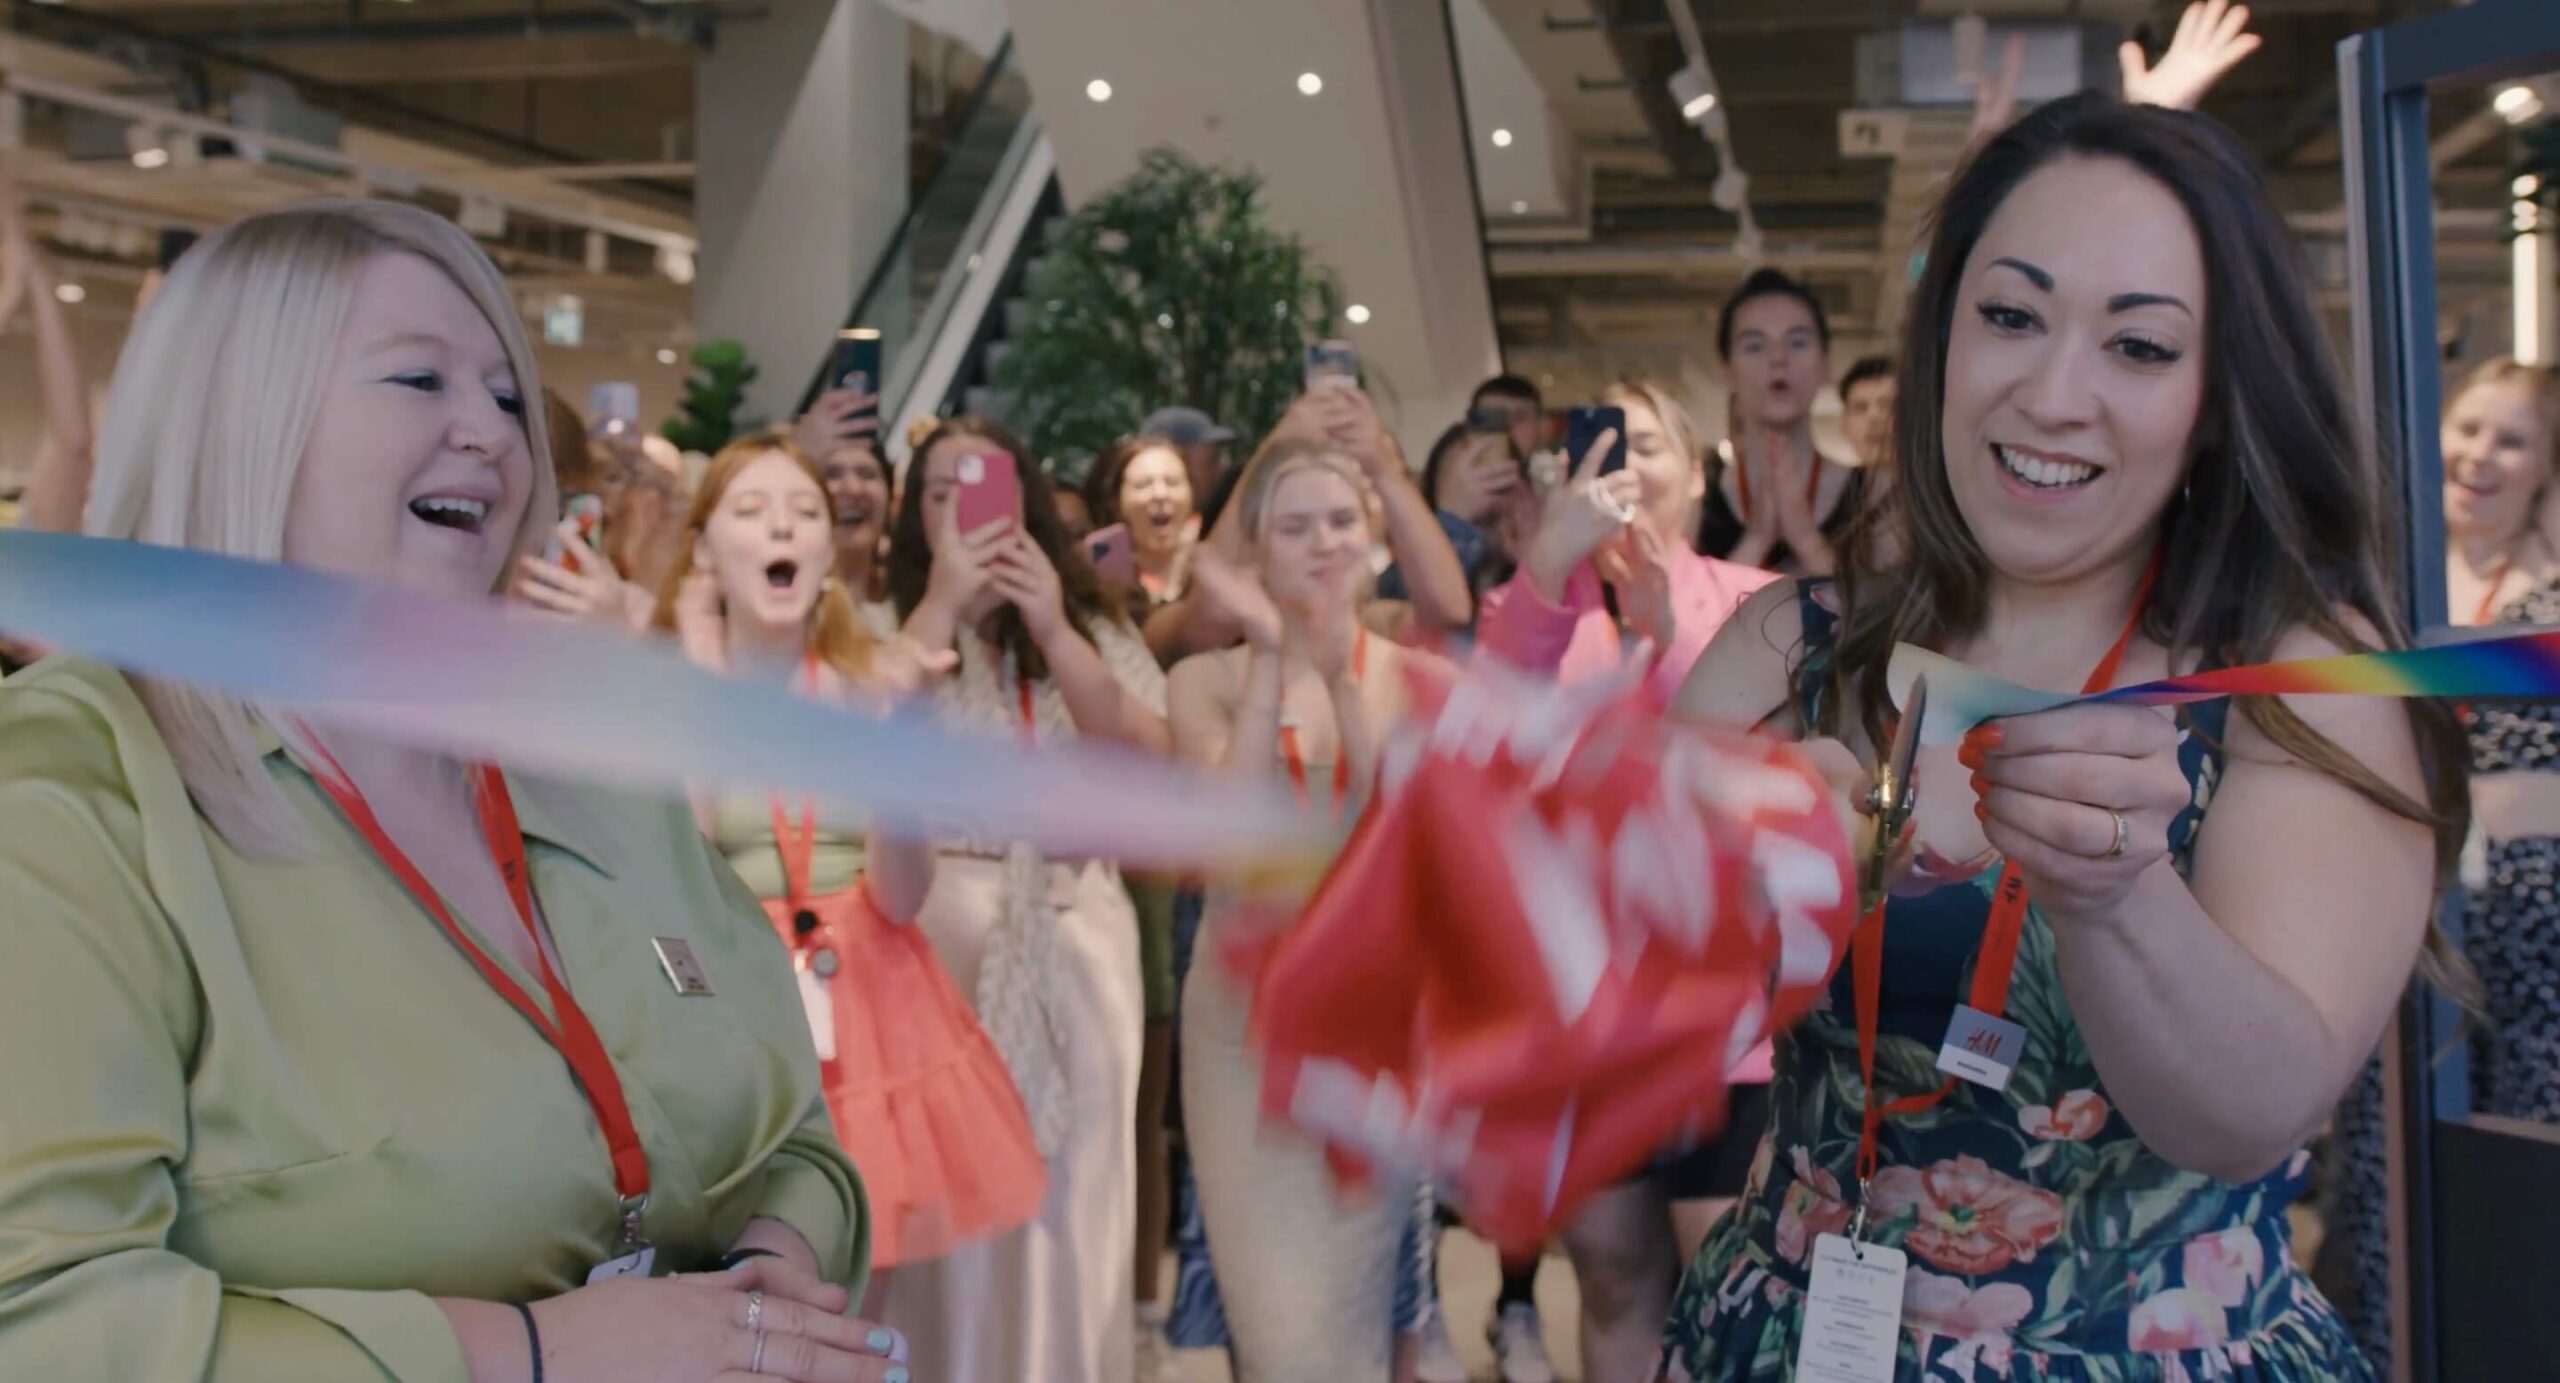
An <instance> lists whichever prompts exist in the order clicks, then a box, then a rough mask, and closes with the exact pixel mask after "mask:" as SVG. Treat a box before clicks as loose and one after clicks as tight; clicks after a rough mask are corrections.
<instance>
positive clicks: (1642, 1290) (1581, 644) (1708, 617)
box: [1477, 380, 1778, 1379]
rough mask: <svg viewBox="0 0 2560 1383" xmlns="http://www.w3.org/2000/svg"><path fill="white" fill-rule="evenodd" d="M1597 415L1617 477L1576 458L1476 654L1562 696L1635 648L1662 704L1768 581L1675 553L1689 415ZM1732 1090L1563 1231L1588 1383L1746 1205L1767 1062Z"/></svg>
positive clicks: (1598, 447)
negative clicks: (1622, 450)
mask: <svg viewBox="0 0 2560 1383" xmlns="http://www.w3.org/2000/svg"><path fill="white" fill-rule="evenodd" d="M1601 399H1602V402H1604V403H1605V404H1607V405H1609V406H1610V407H1612V408H1615V409H1617V410H1618V412H1619V414H1620V415H1621V416H1622V417H1623V419H1624V421H1625V424H1626V438H1625V444H1626V457H1627V459H1626V465H1625V466H1624V467H1623V468H1622V469H1619V470H1617V471H1614V472H1612V473H1610V474H1608V475H1601V474H1599V473H1598V472H1599V468H1600V467H1601V465H1602V464H1604V462H1605V460H1606V458H1607V457H1608V456H1609V454H1610V453H1611V452H1612V451H1614V450H1615V449H1616V445H1617V443H1618V440H1619V439H1618V438H1617V437H1615V436H1613V435H1612V434H1611V433H1609V432H1607V431H1604V432H1602V433H1601V434H1600V436H1599V437H1598V438H1597V439H1596V441H1595V443H1594V444H1593V445H1592V446H1591V447H1590V449H1589V451H1588V453H1587V454H1586V455H1584V456H1583V457H1581V458H1579V460H1580V464H1579V465H1578V466H1577V467H1576V470H1575V474H1574V478H1573V482H1572V484H1571V485H1569V486H1568V487H1567V488H1566V489H1564V490H1562V491H1559V492H1558V493H1556V494H1554V495H1552V496H1550V497H1549V498H1548V501H1547V504H1546V507H1545V509H1544V511H1543V512H1542V513H1541V515H1540V517H1539V522H1538V527H1537V531H1536V532H1535V533H1534V534H1533V535H1532V536H1531V538H1530V539H1529V542H1528V544H1527V546H1526V547H1525V549H1524V550H1523V552H1522V556H1521V564H1520V571H1519V574H1518V575H1516V576H1514V577H1513V578H1512V579H1511V581H1510V583H1509V584H1508V585H1506V586H1504V587H1503V588H1502V589H1500V590H1498V591H1496V592H1494V593H1493V594H1492V595H1490V596H1488V597H1486V599H1485V612H1484V618H1483V620H1482V621H1481V623H1480V624H1479V626H1478V631H1477V632H1478V637H1479V642H1480V646H1481V647H1482V648H1483V650H1484V651H1485V652H1486V653H1488V654H1490V655H1492V656H1493V657H1494V658H1496V659H1499V660H1501V661H1502V662H1505V663H1507V664H1510V665H1511V666H1513V667H1516V668H1520V669H1522V670H1525V671H1529V672H1533V673H1538V674H1542V675H1551V676H1556V677H1560V678H1562V679H1563V680H1565V681H1569V682H1570V681H1578V680H1581V679H1584V678H1588V677H1594V676H1604V675H1606V674H1608V673H1609V672H1610V671H1612V670H1613V669H1615V668H1616V667H1618V666H1619V664H1620V662H1621V660H1622V659H1623V658H1624V657H1625V656H1627V650H1628V649H1629V647H1630V645H1632V644H1636V643H1639V642H1640V643H1641V644H1642V645H1643V646H1645V647H1647V648H1649V650H1650V652H1649V653H1648V655H1647V656H1649V657H1650V658H1651V660H1652V662H1651V666H1650V669H1649V674H1648V676H1649V680H1650V683H1651V688H1650V689H1651V691H1652V693H1653V694H1654V695H1656V696H1658V697H1660V698H1662V699H1663V700H1666V701H1667V700H1668V699H1669V697H1670V696H1671V694H1672V692H1673V691H1675V690H1676V689H1677V688H1678V687H1679V685H1680V681H1681V679H1682V678H1684V677H1686V676H1687V675H1688V672H1689V669H1690V666H1691V665H1692V664H1694V663H1696V662H1697V661H1698V655H1699V654H1700V653H1701V652H1703V651H1704V650H1705V649H1706V647H1707V645H1708V643H1709V641H1710V640H1712V639H1713V638H1714V637H1715V635H1716V631H1717V630H1719V629H1721V628H1723V627H1724V623H1725V621H1726V620H1727V619H1729V618H1731V617H1732V615H1733V612H1734V611H1735V610H1736V609H1738V608H1740V606H1741V605H1742V603H1743V601H1745V600H1746V599H1748V598H1749V597H1750V596H1751V593H1752V592H1754V591H1757V590H1759V589H1760V588H1761V587H1763V586H1766V585H1768V584H1770V583H1771V582H1773V581H1776V580H1777V579H1778V577H1777V573H1775V572H1770V571H1763V570H1760V569H1759V568H1756V567H1749V566H1744V565H1742V564H1741V563H1738V562H1727V561H1723V560H1720V559H1718V558H1714V557H1706V556H1702V555H1700V554H1698V553H1696V552H1693V551H1691V550H1690V549H1689V547H1688V545H1687V544H1686V543H1684V542H1682V541H1681V535H1682V534H1684V533H1686V532H1688V530H1689V525H1690V523H1691V522H1693V521H1694V520H1695V518H1696V515H1697V511H1698V505H1699V502H1700V500H1701V498H1702V497H1703V496H1704V495H1705V493H1706V489H1707V472H1706V458H1705V454H1704V449H1703V448H1702V446H1701V445H1700V442H1699V439H1698V430H1697V427H1696V425H1695V424H1694V423H1692V422H1691V421H1690V418H1689V413H1688V410H1687V409H1685V408H1682V407H1681V406H1680V404H1679V402H1678V401H1677V400H1675V399H1673V398H1672V397H1671V396H1670V395H1669V394H1667V393H1665V392H1664V391H1663V390H1662V389H1660V388H1659V387H1657V386H1654V385H1652V384H1648V383H1645V382H1643V381H1640V380H1630V381H1626V382H1622V383H1620V384H1618V385H1615V386H1613V387H1612V388H1610V389H1609V390H1608V392H1606V393H1605V394H1603V395H1602V396H1601ZM1604 591H1605V594H1604ZM1731 1076H1732V1080H1733V1106H1732V1113H1731V1117H1730V1119H1729V1121H1728V1122H1727V1124H1726V1126H1725V1130H1724V1133H1723V1134H1722V1136H1720V1137H1718V1138H1717V1139H1715V1140H1713V1141H1711V1142H1708V1143H1705V1144H1702V1145H1700V1146H1698V1147H1694V1148H1685V1149H1684V1148H1668V1149H1665V1150H1663V1154H1662V1156H1661V1157H1660V1158H1659V1159H1658V1160H1657V1161H1656V1162H1655V1163H1654V1164H1653V1165H1652V1166H1651V1167H1648V1168H1647V1169H1645V1171H1644V1172H1642V1173H1641V1174H1639V1175H1637V1176H1635V1177H1631V1178H1629V1179H1628V1180H1627V1181H1625V1182H1623V1183H1621V1184H1619V1185H1618V1186H1615V1187H1612V1188H1610V1189H1609V1190H1607V1191H1605V1192H1602V1193H1601V1194H1600V1195H1597V1196H1594V1197H1593V1198H1592V1199H1591V1201H1590V1203H1589V1204H1588V1205H1587V1206H1585V1207H1584V1209H1583V1210H1582V1211H1581V1212H1580V1213H1579V1214H1578V1215H1576V1216H1575V1218H1574V1220H1573V1222H1572V1223H1571V1224H1569V1225H1567V1226H1566V1227H1565V1232H1564V1234H1563V1236H1562V1237H1563V1240H1564V1246H1565V1253H1566V1256H1567V1257H1568V1258H1570V1259H1571V1260H1572V1262H1573V1267H1574V1277H1575V1280H1576V1282H1577V1283H1578V1284H1579V1286H1580V1288H1581V1301H1582V1322H1581V1327H1582V1328H1581V1341H1582V1376H1583V1377H1585V1378H1594V1379H1633V1378H1636V1377H1638V1376H1640V1375H1641V1374H1642V1373H1643V1371H1644V1369H1645V1367H1646V1366H1647V1365H1648V1364H1649V1363H1650V1362H1651V1361H1652V1359H1653V1357H1654V1355H1655V1353H1656V1351H1657V1350H1658V1349H1659V1347H1660V1340H1661V1333H1662V1331H1661V1326H1662V1317H1663V1314H1664V1313H1665V1312H1666V1311H1667V1310H1669V1308H1670V1305H1671V1295H1672V1293H1673V1291H1674V1290H1676V1289H1677V1288H1678V1286H1679V1282H1680V1265H1681V1264H1682V1263H1684V1262H1686V1261H1687V1259H1688V1257H1689V1255H1691V1254H1694V1253H1696V1252H1697V1249H1698V1245H1699V1244H1700V1243H1702V1242H1704V1241H1705V1239H1706V1236H1707V1230H1708V1228H1709V1227H1710V1226H1712V1225H1713V1224H1714V1223H1715V1220H1716V1218H1717V1217H1718V1216H1719V1215H1721V1214H1723V1213H1724V1210H1725V1208H1726V1207H1727V1206H1729V1205H1731V1204H1732V1202H1733V1198H1734V1197H1736V1196H1738V1195H1740V1194H1741V1193H1742V1183H1743V1172H1744V1169H1745V1168H1746V1167H1748V1166H1749V1164H1750V1161H1751V1152H1752V1148H1753V1146H1754V1145H1755V1144H1757V1143H1758V1142H1759V1139H1760V1133H1761V1130H1762V1128H1763V1127H1764V1126H1765V1125H1766V1123H1767V1114H1768V1099H1767V1092H1768V1080H1769V1049H1768V1048H1767V1047H1765V1046H1763V1047H1761V1048H1759V1049H1757V1050H1755V1051H1753V1052H1752V1053H1750V1054H1749V1055H1748V1056H1746V1057H1745V1058H1744V1059H1743V1062H1742V1064H1741V1065H1740V1066H1738V1067H1736V1068H1735V1069H1734V1070H1733V1071H1732V1072H1731Z"/></svg>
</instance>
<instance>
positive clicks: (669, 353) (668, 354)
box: [658, 346, 676, 365]
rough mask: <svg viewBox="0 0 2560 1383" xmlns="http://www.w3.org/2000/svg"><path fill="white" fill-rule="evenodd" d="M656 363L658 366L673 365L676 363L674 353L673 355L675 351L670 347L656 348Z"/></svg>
mask: <svg viewBox="0 0 2560 1383" xmlns="http://www.w3.org/2000/svg"><path fill="white" fill-rule="evenodd" d="M658 363H659V364H661V365H673V364H674V363H676V353H675V350H674V349H673V348H672V347H667V346H661V347H659V348H658Z"/></svg>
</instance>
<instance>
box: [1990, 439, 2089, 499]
mask: <svg viewBox="0 0 2560 1383" xmlns="http://www.w3.org/2000/svg"><path fill="white" fill-rule="evenodd" d="M1991 455H1992V457H1993V458H1994V459H1996V460H1997V461H1999V463H2000V469H2002V470H2004V471H2007V472H2008V473H2009V476H2010V478H2011V479H2013V480H2016V481H2017V482H2018V483H2019V484H2021V485H2025V486H2027V487H2028V488H2030V489H2036V490H2076V489H2079V488H2080V487H2081V486H2083V485H2086V484H2088V483H2089V482H2090V481H2093V480H2095V479H2097V478H2098V477H2099V475H2101V474H2103V472H2101V471H2100V470H2099V469H2098V468H2097V467H2095V466H2092V465H2090V464H2089V463H2088V462H2085V461H2069V460H2064V459H2062V458H2060V457H2053V456H2040V455H2037V454H2036V453H2033V452H2028V451H2021V450H2019V449H2018V448H2015V447H2004V446H2002V445H2000V444H1999V443H1997V442H1994V443H1992V444H1991Z"/></svg>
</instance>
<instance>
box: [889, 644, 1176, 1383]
mask: <svg viewBox="0 0 2560 1383" xmlns="http://www.w3.org/2000/svg"><path fill="white" fill-rule="evenodd" d="M1094 645H1095V647H1096V648H1097V649H1098V650H1099V651H1100V653H1101V654H1102V657H1103V660H1104V662H1106V663H1107V664H1108V665H1109V666H1110V668H1111V670H1112V671H1113V673H1114V674H1116V675H1117V676H1118V678H1119V679H1120V682H1121V685H1123V686H1125V687H1127V688H1128V689H1129V691H1130V692H1131V693H1132V694H1133V695H1135V696H1136V697H1137V698H1138V699H1139V701H1141V702H1142V703H1144V704H1145V705H1147V706H1148V707H1149V708H1151V709H1153V710H1154V711H1156V712H1157V713H1158V714H1162V713H1163V711H1164V704H1165V698H1164V673H1163V671H1162V669H1160V668H1158V667H1157V666H1156V661H1155V659H1154V657H1153V656H1151V655H1150V654H1149V653H1148V652H1147V648H1146V644H1145V643H1144V642H1143V641H1142V640H1140V639H1139V637H1138V636H1137V634H1136V633H1135V632H1134V631H1132V630H1130V629H1128V628H1127V627H1126V626H1125V625H1122V624H1120V623H1117V622H1108V623H1104V624H1101V625H1099V626H1098V627H1097V628H1096V629H1095V631H1094ZM1020 707H1021V699H1020V683H1019V681H1018V680H1017V679H1016V678H1015V676H1014V674H1013V670H1012V668H1011V666H1010V664H1009V662H1008V661H1007V660H1006V658H1005V657H1004V656H1003V655H1002V654H1001V653H1000V652H998V651H997V650H995V649H994V648H992V647H990V646H989V645H988V644H986V643H985V642H983V641H982V640H980V639H978V638H977V636H976V635H975V634H973V633H964V634H963V635H962V636H961V639H960V666H959V668H958V670H957V671H956V672H955V673H954V674H953V676H952V678H951V679H950V681H949V682H948V683H946V685H945V687H944V689H943V692H942V709H943V713H944V716H945V718H946V719H947V720H949V721H950V722H952V723H954V724H956V725H959V726H962V727H965V728H967V729H969V730H972V731H975V732H977V733H979V734H985V735H997V736H1007V737H1015V738H1019V737H1020V736H1022V735H1023V733H1024V727H1023V724H1022V713H1021V709H1020ZM1031 707H1032V721H1033V734H1034V736H1035V738H1037V739H1038V740H1040V741H1044V742H1049V741H1056V740H1061V739H1069V738H1072V737H1074V735H1075V733H1076V731H1075V726H1074V723H1073V722H1072V720H1071V719H1070V718H1069V716H1068V713H1067V706H1066V700H1065V698H1064V697H1063V696H1062V695H1060V693H1059V691H1058V689H1057V687H1056V686H1055V685H1053V684H1051V683H1048V682H1039V683H1035V684H1033V686H1032V692H1031ZM916 925H917V926H919V927H921V928H922V929H923V930H924V933H925V935H926V937H927V938H928V939H930V940H931V941H932V943H933V947H934V950H935V952H936V954H938V955H939V956H940V957H941V959H942V963H943V966H944V968H946V969H947V970H949V971H950V973H951V978H952V981H953V982H954V983H956V984H957V985H958V986H959V987H960V992H961V993H962V994H964V995H968V996H970V997H971V999H972V1001H973V1002H975V1003H976V1005H977V1008H978V1015H979V1020H980V1021H981V1022H982V1023H984V1024H985V1025H986V1028H987V1031H988V1033H989V1035H990V1036H992V1037H993V1038H994V1039H995V1041H996V1045H997V1046H998V1047H999V1048H1000V1049H1001V1050H1002V1051H1003V1052H1004V1054H1005V1058H1006V1062H1007V1065H1008V1066H1010V1067H1011V1068H1012V1070H1013V1072H1014V1077H1015V1082H1016V1084H1017V1085H1018V1086H1019V1087H1020V1088H1021V1090H1022V1094H1023V1100H1024V1103H1025V1105H1026V1106H1027V1107H1028V1109H1029V1111H1030V1114H1031V1123H1032V1131H1033V1134H1034V1137H1035V1139H1036V1140H1037V1141H1038V1143H1039V1144H1040V1147H1041V1151H1042V1153H1043V1155H1044V1156H1045V1157H1046V1159H1047V1161H1048V1166H1049V1195H1048V1200H1047V1202H1046V1203H1045V1204H1044V1205H1043V1207H1042V1209H1041V1212H1040V1214H1039V1216H1038V1218H1036V1219H1034V1220H1033V1221H1032V1222H1031V1223H1030V1224H1029V1225H1027V1226H1025V1227H1023V1228H1022V1229H1019V1230H1016V1231H1014V1232H1013V1233H1011V1234H1007V1235H1004V1236H1002V1237H1001V1238H997V1239H994V1240H991V1241H988V1242H986V1243H982V1244H973V1245H970V1246H969V1247H967V1248H964V1249H961V1250H959V1251H958V1252H956V1253H953V1254H950V1255H948V1256H946V1257H943V1258H939V1259H935V1260H932V1261H930V1262H925V1263H919V1264H914V1265H911V1266H901V1267H900V1268H899V1270H898V1273H897V1277H896V1280H895V1282H894V1283H893V1284H892V1286H891V1289H890V1292H889V1299H888V1302H887V1304H886V1306H885V1308H884V1309H883V1312H882V1314H883V1315H884V1316H886V1317H887V1318H888V1320H889V1322H890V1323H891V1324H893V1325H896V1326H898V1327H899V1328H900V1329H902V1330H904V1331H906V1332H907V1335H908V1338H909V1340H910V1341H911V1343H912V1345H913V1349H914V1367H915V1374H916V1377H917V1378H919V1379H931V1380H934V1383H1126V1380H1127V1379H1128V1378H1129V1377H1130V1373H1131V1369H1132V1368H1133V1348H1134V1342H1133V1340H1132V1336H1131V1329H1130V1323H1131V1319H1132V1315H1133V1313H1134V1311H1135V1288H1134V1285H1133V1278H1132V1272H1133V1271H1134V1268H1135V1262H1134V1254H1135V1244H1136V1240H1137V1140H1136V1127H1137V1109H1138V1062H1139V1055H1140V1048H1141V1038H1142V1029H1143V1026H1144V1023H1145V1005H1144V996H1143V990H1142V987H1141V984H1140V980H1139V968H1138V921H1137V916H1136V914H1135V912H1134V911H1133V910H1132V909H1131V908H1130V906H1129V895H1128V891H1127V890H1126V888H1124V887H1123V886H1122V884H1121V882H1120V873H1119V870H1118V869H1117V868H1116V867H1114V866H1112V865H1110V864H1107V863H1103V862H1098V861H1089V860H1072V861H1071V860H1046V859H1041V858H1040V857H1038V856H1036V855H1034V854H1032V853H1031V852H1030V851H1029V850H1027V849H1026V848H1024V847H1021V846H1019V845H1009V844H1008V843H1006V842H1000V841H998V842H989V841H959V842H950V843H948V844H946V845H945V846H944V848H943V850H942V852H941V856H940V859H939V860H938V861H937V866H936V871H935V877H934V884H933V891H932V892H931V893H930V894H928V895H927V897H926V899H925V905H924V909H923V911H922V912H921V913H920V914H919V915H918V917H917V919H916Z"/></svg>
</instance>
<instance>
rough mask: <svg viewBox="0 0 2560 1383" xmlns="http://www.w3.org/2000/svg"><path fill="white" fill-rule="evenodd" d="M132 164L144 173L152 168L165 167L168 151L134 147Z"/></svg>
mask: <svg viewBox="0 0 2560 1383" xmlns="http://www.w3.org/2000/svg"><path fill="white" fill-rule="evenodd" d="M133 166H134V167H136V168H139V169H142V170H143V171H144V172H146V173H147V172H149V171H151V170H152V169H154V168H166V167H168V166H169V151H168V150H166V149H136V150H135V151H134V154H133Z"/></svg>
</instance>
